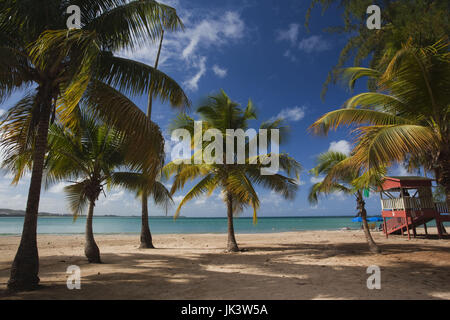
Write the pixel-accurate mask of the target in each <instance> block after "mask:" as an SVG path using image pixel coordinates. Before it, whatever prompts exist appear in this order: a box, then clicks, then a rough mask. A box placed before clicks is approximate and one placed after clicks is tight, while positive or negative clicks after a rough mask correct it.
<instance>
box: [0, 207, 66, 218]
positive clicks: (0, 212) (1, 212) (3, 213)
mask: <svg viewBox="0 0 450 320" xmlns="http://www.w3.org/2000/svg"><path fill="white" fill-rule="evenodd" d="M39 215H40V216H48V217H62V216H71V214H59V213H48V212H39ZM23 216H25V211H24V210H13V209H0V217H23Z"/></svg>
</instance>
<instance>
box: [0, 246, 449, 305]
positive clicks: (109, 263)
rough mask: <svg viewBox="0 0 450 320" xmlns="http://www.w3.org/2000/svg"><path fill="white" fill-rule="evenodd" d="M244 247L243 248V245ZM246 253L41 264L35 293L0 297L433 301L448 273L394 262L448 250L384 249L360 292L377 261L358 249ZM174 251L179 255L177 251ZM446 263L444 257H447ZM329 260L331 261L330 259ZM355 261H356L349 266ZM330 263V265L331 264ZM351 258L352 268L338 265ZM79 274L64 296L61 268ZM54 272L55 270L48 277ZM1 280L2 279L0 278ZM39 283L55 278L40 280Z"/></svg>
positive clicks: (167, 253)
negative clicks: (376, 278) (374, 284)
mask: <svg viewBox="0 0 450 320" xmlns="http://www.w3.org/2000/svg"><path fill="white" fill-rule="evenodd" d="M243 247H245V246H243ZM245 248H247V249H248V251H247V252H242V253H237V254H224V253H222V252H221V251H220V250H218V249H217V250H216V249H213V250H209V251H205V250H197V251H194V250H192V249H181V250H183V251H185V253H184V252H183V254H182V255H178V256H175V255H174V253H173V250H172V249H158V250H152V251H144V252H143V251H137V252H132V253H126V254H114V253H103V254H102V259H103V261H104V264H103V265H91V264H88V263H87V261H86V260H85V259H84V258H83V257H77V256H73V257H70V256H46V257H42V258H41V272H40V277H41V279H42V285H43V287H42V289H41V290H38V291H32V292H25V293H19V294H9V293H7V292H6V291H5V290H3V292H1V293H0V297H2V298H5V299H89V300H91V299H213V300H214V299H234V300H242V299H263V300H266V299H268V300H272V299H282V300H297V299H328V298H338V299H438V298H440V297H442V296H444V297H448V296H449V293H450V290H449V288H448V283H450V267H449V266H448V264H447V265H436V264H432V263H428V262H426V261H410V260H409V261H400V260H395V259H394V258H395V256H396V255H398V254H400V253H401V254H406V255H408V254H412V253H414V252H417V251H418V250H420V251H422V252H424V251H426V252H429V253H430V254H439V255H445V256H447V255H449V254H450V248H448V247H443V246H433V245H426V244H423V243H412V242H405V243H401V244H398V243H395V244H389V243H384V244H383V245H382V249H383V254H382V255H383V256H385V257H386V256H387V257H388V258H392V259H390V260H389V261H387V262H383V264H382V265H380V267H381V283H382V289H381V290H369V289H367V279H368V277H369V276H370V274H367V267H368V266H369V265H367V263H368V262H370V261H372V262H373V261H375V262H376V261H377V259H378V258H377V255H372V254H370V253H369V252H368V249H367V245H366V244H365V243H339V244H333V243H324V244H311V243H298V244H277V245H272V246H269V247H264V246H258V247H256V246H253V247H245ZM177 250H180V249H179V248H178V249H177ZM447 257H448V256H447ZM336 258H339V260H337V259H336ZM358 259H361V263H356V265H355V262H354V260H358ZM335 260H336V261H335ZM349 260H353V262H352V263H353V264H346V261H349ZM69 265H78V266H80V268H81V270H82V288H81V290H68V289H67V286H66V276H67V275H66V274H65V271H66V268H67V266H69ZM55 270H60V271H59V272H55ZM0 275H1V276H3V274H0ZM47 279H57V280H56V281H55V280H52V281H51V282H48V281H47Z"/></svg>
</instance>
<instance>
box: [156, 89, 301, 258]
mask: <svg viewBox="0 0 450 320" xmlns="http://www.w3.org/2000/svg"><path fill="white" fill-rule="evenodd" d="M197 113H198V114H199V115H200V118H201V120H202V121H203V130H208V129H212V128H214V129H216V130H218V131H220V133H221V134H222V135H223V136H224V137H225V136H226V135H227V133H226V131H227V129H234V130H237V129H242V130H247V129H248V128H249V121H250V120H253V119H256V113H255V109H254V106H253V104H252V102H251V101H249V103H248V105H247V107H246V108H245V109H244V110H242V109H241V108H239V105H238V104H237V103H235V102H233V101H231V100H230V98H229V97H228V96H227V95H226V94H225V92H223V91H221V93H220V94H217V95H215V96H212V97H210V98H209V99H208V100H207V102H206V103H205V104H204V105H202V106H200V107H199V108H198V110H197ZM280 123H281V121H280V120H277V121H275V122H273V123H265V124H263V125H262V126H261V127H262V128H266V129H277V128H280ZM179 128H183V129H186V130H188V131H189V132H191V137H194V135H193V133H194V119H192V118H190V117H189V116H187V115H181V116H179V117H178V119H177V120H176V121H175V122H174V124H173V129H179ZM224 140H225V139H224ZM207 146H208V143H207V142H205V143H204V145H203V147H204V148H203V150H204V149H205V148H206V147H207ZM223 150H226V146H225V144H224V146H223ZM248 150H249V149H248V143H247V146H246V156H245V158H246V159H245V164H226V161H223V163H224V164H217V163H214V164H207V163H202V164H184V163H180V162H179V161H173V162H171V163H169V164H167V165H166V166H165V167H164V173H165V174H166V176H167V177H170V176H172V175H174V177H175V178H174V182H173V186H172V190H171V193H172V194H173V193H175V192H176V191H177V190H181V189H183V187H184V186H185V184H186V183H187V182H188V181H191V180H195V179H198V178H200V179H201V180H200V181H199V182H198V183H197V184H196V185H195V186H194V187H193V188H192V189H191V190H190V191H189V192H188V193H187V194H186V195H185V197H184V198H183V200H182V201H181V203H180V204H179V206H178V208H177V210H176V213H175V217H177V216H178V215H179V213H180V210H181V208H182V207H183V206H184V205H185V204H186V203H187V202H188V201H190V200H192V199H194V198H197V197H200V196H203V195H205V194H207V195H211V194H212V193H213V192H214V191H215V190H216V189H221V192H222V194H223V199H224V202H225V203H226V206H227V218H228V244H227V251H228V252H237V251H239V247H238V245H237V242H236V238H235V233H234V225H233V215H235V214H237V213H239V212H241V211H242V210H243V209H244V208H246V207H248V206H250V207H252V208H253V213H254V214H253V217H254V221H255V222H256V213H257V210H258V209H259V206H260V200H259V197H258V195H257V192H256V190H255V187H254V185H261V186H263V187H266V188H269V189H272V190H274V191H276V192H277V193H279V194H281V195H282V196H283V197H285V198H286V199H292V198H293V197H294V196H295V193H296V191H297V189H298V184H297V180H298V179H299V173H300V170H301V166H300V164H299V163H298V162H297V161H295V160H294V159H292V158H291V157H289V156H288V155H287V154H279V155H273V156H279V159H280V168H281V170H282V171H284V172H285V173H286V174H287V176H284V175H282V174H279V173H277V174H274V175H262V174H261V169H262V168H266V167H267V165H264V164H261V163H262V161H258V160H261V159H262V158H264V157H265V156H266V155H260V156H257V157H256V158H258V159H256V160H257V161H252V160H255V159H254V158H250V157H249V155H248V153H249V152H248ZM194 156H195V155H194ZM216 162H220V161H216ZM255 162H256V163H257V164H252V163H255ZM191 163H194V162H191ZM290 176H294V177H296V179H297V180H296V179H294V178H291V177H290Z"/></svg>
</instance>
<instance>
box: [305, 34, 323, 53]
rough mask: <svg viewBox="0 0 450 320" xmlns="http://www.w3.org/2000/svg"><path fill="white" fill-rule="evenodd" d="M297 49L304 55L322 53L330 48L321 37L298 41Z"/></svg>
mask: <svg viewBox="0 0 450 320" xmlns="http://www.w3.org/2000/svg"><path fill="white" fill-rule="evenodd" d="M298 48H299V49H300V50H302V51H305V52H306V53H311V52H322V51H326V50H328V49H330V48H331V45H330V43H328V41H326V40H325V39H323V38H322V37H321V36H310V37H308V38H304V39H302V41H300V43H299V45H298Z"/></svg>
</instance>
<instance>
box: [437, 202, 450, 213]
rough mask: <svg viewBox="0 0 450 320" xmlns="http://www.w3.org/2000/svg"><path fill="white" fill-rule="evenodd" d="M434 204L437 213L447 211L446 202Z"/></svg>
mask: <svg viewBox="0 0 450 320" xmlns="http://www.w3.org/2000/svg"><path fill="white" fill-rule="evenodd" d="M435 206H436V210H437V212H438V213H449V212H448V207H447V203H446V202H437V203H435Z"/></svg>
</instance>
